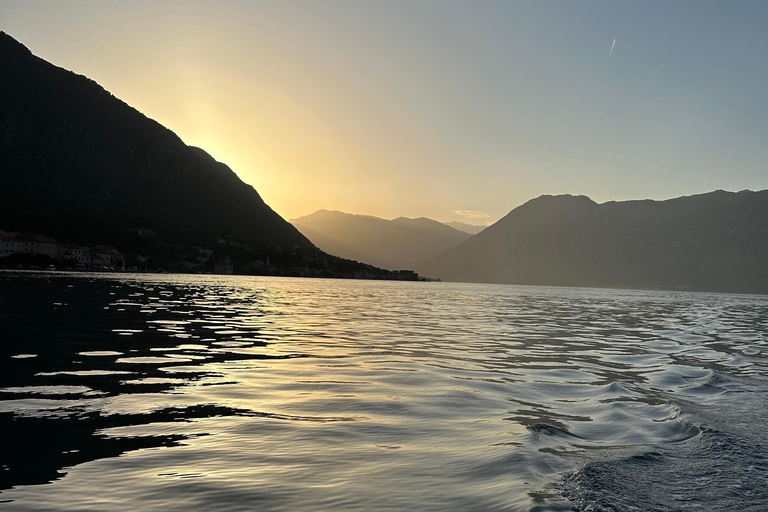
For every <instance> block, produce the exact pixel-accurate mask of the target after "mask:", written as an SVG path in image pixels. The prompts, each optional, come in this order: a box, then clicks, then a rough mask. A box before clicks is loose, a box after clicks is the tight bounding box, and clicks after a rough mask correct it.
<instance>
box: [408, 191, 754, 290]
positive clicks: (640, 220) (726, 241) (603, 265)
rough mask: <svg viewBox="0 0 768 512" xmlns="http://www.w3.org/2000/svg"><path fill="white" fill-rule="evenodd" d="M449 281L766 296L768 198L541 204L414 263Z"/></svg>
mask: <svg viewBox="0 0 768 512" xmlns="http://www.w3.org/2000/svg"><path fill="white" fill-rule="evenodd" d="M416 270H417V271H418V272H420V273H422V274H423V275H428V276H431V277H440V278H442V279H444V280H449V281H466V282H484V283H511V284H530V285H557V286H594V287H621V288H661V289H681V290H705V291H728V292H755V293H768V190H766V191H761V192H751V191H743V192H739V193H733V192H724V191H716V192H711V193H708V194H702V195H695V196H689V197H679V198H676V199H670V200H667V201H651V200H645V201H624V202H607V203H603V204H597V203H595V202H594V201H592V200H591V199H589V198H588V197H585V196H570V195H563V196H542V197H539V198H537V199H533V200H531V201H529V202H527V203H525V204H524V205H522V206H520V207H518V208H515V209H514V210H512V211H511V212H510V213H509V214H508V215H507V216H506V217H504V218H502V219H501V220H499V221H498V222H496V223H495V224H493V225H492V226H490V227H488V228H486V229H485V230H484V231H482V232H481V233H479V234H477V235H475V236H473V237H472V238H470V239H468V240H467V241H465V242H464V243H462V244H460V245H458V246H457V247H454V248H451V249H448V250H446V251H444V252H443V253H441V254H439V255H437V256H435V257H433V258H431V259H429V260H428V261H426V262H424V263H423V264H420V265H417V267H416Z"/></svg>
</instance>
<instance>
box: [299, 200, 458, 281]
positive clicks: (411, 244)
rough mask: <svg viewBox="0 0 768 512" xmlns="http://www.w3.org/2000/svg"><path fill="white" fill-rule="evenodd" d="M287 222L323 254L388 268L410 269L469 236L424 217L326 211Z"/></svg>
mask: <svg viewBox="0 0 768 512" xmlns="http://www.w3.org/2000/svg"><path fill="white" fill-rule="evenodd" d="M291 223H292V224H293V225H294V226H296V227H297V228H298V229H299V231H301V232H302V233H303V234H304V235H305V236H306V237H307V238H309V239H310V240H312V242H313V243H314V244H315V245H317V246H318V247H319V248H320V249H322V250H323V251H326V252H328V253H330V254H334V255H336V256H341V257H344V258H350V259H353V260H358V261H363V262H365V263H368V264H371V265H376V266H379V267H384V268H390V269H412V268H414V266H416V265H417V264H419V263H421V262H423V261H424V260H426V259H428V258H431V257H432V256H434V255H436V254H438V253H440V252H442V251H444V250H445V249H448V248H450V247H455V246H456V245H458V244H460V243H461V242H463V241H464V240H466V239H467V238H469V236H470V235H469V234H467V233H464V232H462V231H459V230H456V229H454V228H452V227H450V226H446V225H445V224H442V223H440V222H437V221H434V220H430V219H425V218H419V219H407V218H405V217H400V218H397V219H393V220H386V219H381V218H378V217H371V216H368V215H353V214H350V213H343V212H338V211H328V210H319V211H317V212H315V213H313V214H311V215H307V216H305V217H301V218H298V219H293V220H291Z"/></svg>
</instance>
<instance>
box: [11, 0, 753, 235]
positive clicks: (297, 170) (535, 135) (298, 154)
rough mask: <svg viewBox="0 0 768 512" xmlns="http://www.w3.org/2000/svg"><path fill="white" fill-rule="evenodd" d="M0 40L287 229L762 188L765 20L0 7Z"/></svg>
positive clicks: (351, 4) (600, 11)
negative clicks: (4, 36)
mask: <svg viewBox="0 0 768 512" xmlns="http://www.w3.org/2000/svg"><path fill="white" fill-rule="evenodd" d="M0 29H2V30H4V31H6V32H8V33H9V34H11V35H12V36H13V37H15V38H16V39H18V40H20V41H21V42H22V43H24V44H25V45H26V46H27V47H29V48H30V50H32V52H34V53H35V54H37V55H39V56H41V57H43V58H44V59H46V60H49V61H51V62H53V63H54V64H57V65H59V66H62V67H65V68H67V69H72V70H74V71H76V72H78V73H80V74H84V75H86V76H88V77H90V78H92V79H94V80H96V81H97V82H99V83H100V84H101V85H103V86H104V87H105V88H106V89H107V90H109V91H110V92H112V93H113V94H115V95H116V96H117V97H119V98H121V99H123V100H124V101H126V102H127V103H129V104H130V105H132V106H134V107H136V108H137V109H139V110H140V111H142V112H143V113H144V114H146V115H147V116H149V117H152V118H154V119H156V120H158V121H159V122H161V123H162V124H164V125H165V126H167V127H168V128H170V129H171V130H173V131H175V132H176V133H177V134H179V136H181V138H182V139H184V141H185V142H187V143H188V144H192V145H196V146H200V147H202V148H203V149H205V150H206V151H208V152H209V153H211V154H212V155H213V156H214V157H215V158H216V159H218V160H220V161H223V162H224V163H226V164H228V165H229V166H230V167H232V169H233V170H234V171H235V172H236V173H237V174H238V175H239V176H240V177H241V178H242V179H243V180H244V181H246V182H248V183H250V184H252V185H254V187H256V189H257V190H258V191H259V193H260V194H261V195H262V197H263V198H264V199H265V200H266V201H267V203H268V204H270V205H271V206H272V207H273V208H274V209H275V210H276V211H277V212H278V213H280V214H281V215H283V216H284V217H286V218H293V217H298V216H301V215H305V214H308V213H311V212H313V211H315V210H317V209H320V208H327V209H336V210H342V211H347V212H351V213H364V214H370V215H376V216H380V217H386V218H393V217H398V216H407V217H419V216H426V217H431V218H434V219H438V220H443V221H448V220H463V221H469V222H471V223H478V224H479V223H482V222H483V221H484V220H489V219H492V218H493V219H495V218H498V217H501V216H503V215H504V214H506V213H507V212H508V211H509V210H511V209H512V208H514V207H515V206H518V205H519V204H521V203H523V202H525V201H527V200H528V199H531V198H533V197H536V196H538V195H541V194H559V193H571V194H585V195H588V196H590V197H592V198H593V199H595V200H596V201H598V202H603V201H608V200H623V199H637V198H657V199H662V198H669V197H675V196H679V195H687V194H694V193H699V192H705V191H710V190H714V189H718V188H722V189H726V190H741V189H745V188H749V189H752V190H758V189H766V188H768V1H765V0H756V1H744V0H740V1H732V0H727V1H719V2H718V1H706V0H694V1H679V0H676V1H663V2H653V1H649V0H637V1H631V2H630V1H626V2H624V1H619V0H611V1H585V0H579V1H575V0H574V1H570V2H565V1H545V0H535V1H511V0H510V1H503V2H492V1H472V2H469V1H466V2H451V1H447V0H438V1H434V2H430V1H425V0H418V1H413V2H397V1H394V0H381V1H376V2H373V1H364V0H352V1H319V0H315V1H309V2H303V1H287V0H275V1H268V2H267V1H264V2H259V1H242V2H234V1H229V2H225V1H216V2H213V1H210V2H194V1H188V0H185V1H178V2H162V1H157V0H152V1H145V2H141V1H121V2H104V1H101V0H98V1H73V0H69V1H67V2H60V1H50V2H39V1H30V0H23V1H8V0H0ZM614 39H615V40H616V42H615V45H614ZM612 47H613V51H612V53H611V49H612ZM473 212H476V213H474V214H473ZM483 212H484V213H485V214H486V215H488V217H482V215H483ZM473 215H475V217H473Z"/></svg>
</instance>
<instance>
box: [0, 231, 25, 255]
mask: <svg viewBox="0 0 768 512" xmlns="http://www.w3.org/2000/svg"><path fill="white" fill-rule="evenodd" d="M17 252H21V242H20V241H19V240H17V239H16V237H15V236H13V235H11V234H10V233H6V232H5V231H0V258H2V257H3V256H9V255H11V254H16V253H17Z"/></svg>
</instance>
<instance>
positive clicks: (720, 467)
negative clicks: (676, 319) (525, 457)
mask: <svg viewBox="0 0 768 512" xmlns="http://www.w3.org/2000/svg"><path fill="white" fill-rule="evenodd" d="M729 381H730V384H731V386H732V385H733V384H734V381H732V380H730V379H727V378H725V377H723V376H722V375H715V376H713V378H712V379H710V381H709V383H708V384H706V385H703V386H699V387H698V388H697V391H699V392H702V393H705V392H708V390H709V389H710V388H711V386H718V387H719V386H721V385H723V383H725V382H729ZM726 385H727V384H726ZM739 387H740V388H741V389H738V390H733V391H727V392H725V393H722V394H720V395H719V398H720V399H719V400H717V402H718V403H717V404H713V403H707V404H705V405H702V404H696V403H694V402H690V403H684V404H682V407H683V409H687V411H686V412H688V413H689V414H690V415H691V419H695V420H697V421H699V422H700V423H701V427H700V428H701V432H700V434H699V435H697V436H694V437H692V438H690V439H686V440H683V441H679V442H671V443H666V444H663V445H659V446H653V447H650V448H649V449H647V450H644V451H641V452H640V453H635V454H632V455H629V456H624V457H620V458H616V459H608V460H602V461H591V462H587V463H586V464H584V465H583V466H582V467H581V468H580V469H579V470H577V471H575V472H574V473H572V474H570V475H569V476H567V477H566V479H565V481H564V482H563V484H562V486H561V489H560V490H561V493H562V494H563V496H565V497H566V498H567V499H569V500H570V501H571V502H572V506H573V509H574V510H576V511H578V512H676V511H688V510H690V511H697V512H698V511H712V512H730V511H733V512H737V511H738V512H764V511H765V510H768V436H767V434H768V429H767V428H766V425H765V418H764V415H765V411H766V410H768V408H766V406H767V405H768V399H766V395H765V392H764V391H763V392H761V391H758V390H757V389H754V388H752V387H751V386H749V385H748V384H745V385H742V386H739ZM763 387H764V384H763ZM709 392H711V391H709Z"/></svg>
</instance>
